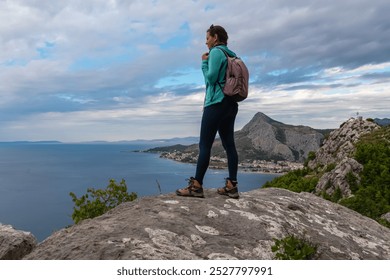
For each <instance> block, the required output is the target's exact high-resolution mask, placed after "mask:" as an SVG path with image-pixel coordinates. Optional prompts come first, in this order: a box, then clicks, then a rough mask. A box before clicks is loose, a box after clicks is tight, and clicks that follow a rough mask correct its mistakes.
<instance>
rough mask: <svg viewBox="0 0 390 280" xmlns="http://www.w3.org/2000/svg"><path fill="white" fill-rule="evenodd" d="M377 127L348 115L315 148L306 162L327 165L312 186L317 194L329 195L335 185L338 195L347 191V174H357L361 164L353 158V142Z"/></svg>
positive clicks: (332, 192) (360, 169)
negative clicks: (314, 151)
mask: <svg viewBox="0 0 390 280" xmlns="http://www.w3.org/2000/svg"><path fill="white" fill-rule="evenodd" d="M379 128H380V126H379V125H377V124H376V123H374V122H371V121H368V120H364V119H362V118H356V119H355V118H350V119H349V120H347V121H346V122H344V123H343V124H341V125H340V128H339V129H336V130H334V131H332V132H331V133H330V134H329V137H328V138H327V139H326V140H325V141H324V144H323V146H322V147H321V148H320V149H319V150H318V151H317V152H316V154H315V158H314V159H312V160H310V161H309V162H308V167H309V168H311V169H316V168H320V169H323V170H325V171H326V170H327V169H331V170H330V171H327V172H324V174H323V175H322V176H321V178H320V180H319V182H318V184H317V186H316V193H317V194H320V193H321V192H326V193H327V194H328V195H333V194H334V192H335V191H336V190H337V189H339V190H340V191H341V194H342V197H348V196H350V195H351V189H350V185H349V183H348V178H347V177H348V176H351V175H353V176H355V177H356V178H360V175H359V174H360V173H361V172H362V170H363V166H362V165H361V164H360V163H359V162H357V161H356V160H355V159H354V158H353V155H354V152H355V150H356V146H355V145H356V143H357V142H358V141H359V139H361V137H362V136H364V135H366V134H369V133H371V132H372V131H374V130H377V129H379ZM329 167H333V168H329Z"/></svg>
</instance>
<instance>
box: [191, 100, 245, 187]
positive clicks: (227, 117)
mask: <svg viewBox="0 0 390 280" xmlns="http://www.w3.org/2000/svg"><path fill="white" fill-rule="evenodd" d="M237 112H238V104H237V102H235V101H233V100H232V99H231V98H229V97H225V98H224V99H223V101H222V102H221V103H217V104H213V105H211V106H207V107H205V108H204V111H203V116H202V124H201V129H200V141H199V157H198V162H197V165H196V175H195V179H196V180H197V181H198V182H199V183H200V184H203V178H204V176H205V174H206V171H207V168H208V167H209V163H210V154H211V148H212V145H213V142H214V139H215V136H216V134H217V132H218V134H219V136H220V138H221V141H222V145H223V147H224V149H225V151H226V154H227V159H228V169H229V179H230V180H232V181H237V168H238V155H237V150H236V145H235V143H234V122H235V119H236V116H237Z"/></svg>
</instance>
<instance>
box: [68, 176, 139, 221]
mask: <svg viewBox="0 0 390 280" xmlns="http://www.w3.org/2000/svg"><path fill="white" fill-rule="evenodd" d="M69 195H70V196H71V197H72V201H73V202H74V204H75V206H74V207H73V214H72V219H73V221H74V222H75V223H76V224H78V223H79V222H80V221H82V220H85V219H91V218H95V217H97V216H100V215H102V214H104V213H106V212H107V211H108V210H110V209H112V208H114V207H116V206H118V205H119V204H121V203H122V202H126V201H133V200H135V199H137V194H136V193H134V192H132V193H130V194H129V193H128V192H127V186H126V182H125V180H124V179H122V181H121V182H120V183H119V184H117V183H116V182H115V180H113V179H111V180H110V183H109V185H108V186H107V188H106V189H104V190H103V189H97V190H95V189H94V188H88V189H87V193H86V194H84V195H83V196H81V197H80V198H77V196H76V195H75V194H74V193H73V192H71V193H69Z"/></svg>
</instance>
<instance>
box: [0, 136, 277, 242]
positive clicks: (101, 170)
mask: <svg viewBox="0 0 390 280" xmlns="http://www.w3.org/2000/svg"><path fill="white" fill-rule="evenodd" d="M152 147H153V146H147V145H132V144H131V145H130V144H63V143H61V144H59V143H56V144H50V143H0V223H1V224H10V225H12V226H13V227H14V228H16V229H18V230H25V231H30V232H32V233H33V234H34V236H35V237H36V238H37V239H38V240H39V241H42V240H44V239H45V238H46V237H48V236H50V235H51V234H52V233H53V232H55V231H56V230H59V229H61V228H64V227H66V226H68V225H71V224H73V221H72V218H71V215H72V212H73V206H74V204H73V201H72V199H71V197H70V196H69V193H70V192H74V193H75V194H76V195H77V197H80V196H81V195H83V194H85V193H86V191H87V188H89V187H93V188H105V187H106V186H107V185H108V183H109V180H110V179H114V180H116V181H117V182H120V181H121V180H122V179H124V180H125V181H126V184H127V187H128V191H129V192H136V193H137V195H138V197H142V196H150V195H158V194H159V193H160V192H159V189H158V186H157V181H158V182H159V184H160V186H161V191H162V193H171V192H174V191H175V190H176V189H177V188H181V187H184V186H186V185H187V182H186V180H185V179H186V178H188V177H190V176H193V175H194V172H195V166H194V165H192V164H185V163H178V162H175V161H172V160H167V159H162V158H160V157H159V155H158V154H151V153H140V152H134V151H136V150H144V149H147V148H152ZM276 176H277V175H274V174H260V173H244V172H240V173H239V176H238V180H239V186H240V191H248V190H252V189H255V188H259V187H261V186H262V185H263V184H264V183H265V182H266V181H269V180H271V179H273V178H274V177H276ZM225 177H227V173H226V170H209V171H208V173H207V174H206V178H205V182H204V187H206V188H217V187H221V186H222V185H223V184H224V178H225Z"/></svg>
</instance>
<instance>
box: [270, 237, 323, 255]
mask: <svg viewBox="0 0 390 280" xmlns="http://www.w3.org/2000/svg"><path fill="white" fill-rule="evenodd" d="M274 242H275V244H274V245H273V246H272V247H271V249H272V252H274V253H276V254H275V259H276V260H312V259H314V258H315V255H316V253H317V246H315V245H313V244H311V243H310V242H308V241H306V240H304V239H300V238H298V237H296V236H294V235H289V236H287V237H285V238H283V239H274Z"/></svg>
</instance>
